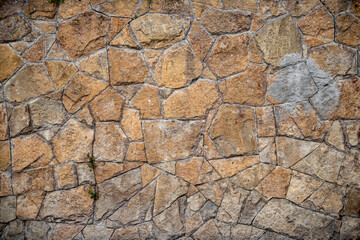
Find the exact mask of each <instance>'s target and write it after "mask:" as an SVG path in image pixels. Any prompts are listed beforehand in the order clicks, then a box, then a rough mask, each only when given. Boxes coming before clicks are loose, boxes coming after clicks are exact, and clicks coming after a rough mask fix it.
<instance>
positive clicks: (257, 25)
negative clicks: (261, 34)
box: [251, 14, 266, 32]
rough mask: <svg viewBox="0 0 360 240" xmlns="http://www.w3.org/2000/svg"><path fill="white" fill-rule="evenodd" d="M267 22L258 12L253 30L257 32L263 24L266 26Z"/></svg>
mask: <svg viewBox="0 0 360 240" xmlns="http://www.w3.org/2000/svg"><path fill="white" fill-rule="evenodd" d="M265 23H266V21H265V20H264V19H262V18H261V17H260V16H259V15H257V14H256V15H255V16H254V19H253V23H252V26H251V31H253V32H256V31H257V30H259V29H260V28H261V27H262V26H264V24H265Z"/></svg>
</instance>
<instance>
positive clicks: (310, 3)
mask: <svg viewBox="0 0 360 240" xmlns="http://www.w3.org/2000/svg"><path fill="white" fill-rule="evenodd" d="M319 3H320V1H319V0H304V1H302V2H294V1H291V0H285V1H284V7H285V8H286V9H287V10H288V11H290V14H291V15H292V16H294V17H299V16H303V15H305V14H306V13H308V12H309V11H310V10H311V9H313V8H314V7H315V6H316V5H318V4H319Z"/></svg>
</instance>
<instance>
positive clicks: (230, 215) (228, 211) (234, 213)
mask: <svg viewBox="0 0 360 240" xmlns="http://www.w3.org/2000/svg"><path fill="white" fill-rule="evenodd" d="M248 194H249V192H248V191H246V190H244V189H242V188H239V187H237V186H235V185H233V184H231V185H229V187H228V190H227V191H226V192H225V194H224V197H223V200H222V202H221V205H220V207H219V210H218V212H217V215H216V219H217V220H219V221H222V222H225V223H237V222H238V220H239V217H240V212H241V210H242V207H243V203H244V200H245V199H246V198H247V197H248Z"/></svg>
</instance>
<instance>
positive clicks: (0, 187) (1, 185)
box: [0, 171, 12, 197]
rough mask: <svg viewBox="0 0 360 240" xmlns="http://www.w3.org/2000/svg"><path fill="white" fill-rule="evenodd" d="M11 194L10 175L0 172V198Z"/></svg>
mask: <svg viewBox="0 0 360 240" xmlns="http://www.w3.org/2000/svg"><path fill="white" fill-rule="evenodd" d="M11 194H12V190H11V175H10V173H7V172H2V171H0V196H1V197H3V196H8V195H11Z"/></svg>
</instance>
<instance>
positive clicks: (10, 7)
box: [0, 0, 24, 19]
mask: <svg viewBox="0 0 360 240" xmlns="http://www.w3.org/2000/svg"><path fill="white" fill-rule="evenodd" d="M23 5H24V1H23V0H21V1H17V2H12V1H4V2H3V3H2V6H1V8H0V18H1V19H4V18H6V17H8V16H11V15H14V14H16V13H19V12H20V11H21V9H22V6H23Z"/></svg>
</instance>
